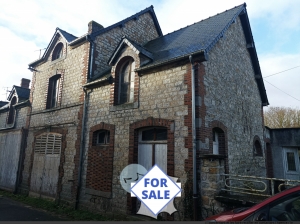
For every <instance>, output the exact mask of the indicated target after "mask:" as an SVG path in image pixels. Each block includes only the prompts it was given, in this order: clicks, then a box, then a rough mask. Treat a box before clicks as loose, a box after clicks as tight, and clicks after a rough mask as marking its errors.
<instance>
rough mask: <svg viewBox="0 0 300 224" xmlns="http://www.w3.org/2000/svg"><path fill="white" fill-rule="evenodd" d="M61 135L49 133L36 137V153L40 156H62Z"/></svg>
mask: <svg viewBox="0 0 300 224" xmlns="http://www.w3.org/2000/svg"><path fill="white" fill-rule="evenodd" d="M61 139H62V135H61V134H56V133H49V134H42V135H39V136H37V137H36V142H35V149H34V152H35V153H38V154H60V150H61Z"/></svg>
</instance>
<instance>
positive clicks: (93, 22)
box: [88, 20, 104, 34]
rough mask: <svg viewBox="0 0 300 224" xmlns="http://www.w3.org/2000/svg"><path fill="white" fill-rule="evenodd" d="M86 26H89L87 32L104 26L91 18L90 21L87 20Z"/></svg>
mask: <svg viewBox="0 0 300 224" xmlns="http://www.w3.org/2000/svg"><path fill="white" fill-rule="evenodd" d="M88 27H89V29H88V33H89V34H91V33H93V32H96V31H98V30H101V29H103V28H104V27H103V26H102V25H101V24H99V23H97V22H95V21H93V20H92V21H91V22H89V24H88Z"/></svg>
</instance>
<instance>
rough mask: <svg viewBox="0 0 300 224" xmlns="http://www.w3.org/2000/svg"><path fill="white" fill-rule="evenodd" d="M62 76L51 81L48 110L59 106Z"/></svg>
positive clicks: (52, 78) (54, 77)
mask: <svg viewBox="0 0 300 224" xmlns="http://www.w3.org/2000/svg"><path fill="white" fill-rule="evenodd" d="M60 82H61V75H55V76H53V77H51V78H50V79H49V86H48V95H47V106H46V109H50V108H54V107H57V106H59V101H60V99H59V97H60V88H61V83H60Z"/></svg>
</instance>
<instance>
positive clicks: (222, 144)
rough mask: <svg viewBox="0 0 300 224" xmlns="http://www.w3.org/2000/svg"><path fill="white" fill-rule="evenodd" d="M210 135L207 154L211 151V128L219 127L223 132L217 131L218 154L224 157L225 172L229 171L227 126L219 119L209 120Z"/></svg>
mask: <svg viewBox="0 0 300 224" xmlns="http://www.w3.org/2000/svg"><path fill="white" fill-rule="evenodd" d="M209 127H210V135H209V136H208V137H209V154H212V153H213V129H214V128H219V129H221V130H222V131H223V132H221V133H219V154H220V155H224V156H226V157H225V173H229V165H228V139H227V127H226V126H225V125H224V124H223V123H222V122H221V121H216V120H215V121H212V122H210V125H209Z"/></svg>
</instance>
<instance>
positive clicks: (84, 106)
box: [75, 88, 92, 209]
mask: <svg viewBox="0 0 300 224" xmlns="http://www.w3.org/2000/svg"><path fill="white" fill-rule="evenodd" d="M83 91H84V94H85V97H84V104H83V115H82V125H81V142H80V155H79V167H78V182H77V192H76V202H75V209H78V204H79V197H80V190H81V179H82V164H83V155H84V152H83V151H84V143H85V142H84V134H85V131H84V128H85V120H86V106H87V101H88V100H89V95H90V93H91V92H92V91H90V92H89V93H87V89H86V88H83Z"/></svg>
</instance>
